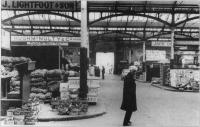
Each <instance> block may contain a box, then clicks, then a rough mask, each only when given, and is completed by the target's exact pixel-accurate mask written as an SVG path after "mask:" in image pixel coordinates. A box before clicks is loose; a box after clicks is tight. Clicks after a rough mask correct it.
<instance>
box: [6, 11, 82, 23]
mask: <svg viewBox="0 0 200 127" xmlns="http://www.w3.org/2000/svg"><path fill="white" fill-rule="evenodd" d="M37 14H50V15H58V16H61V17H65V18H69V19H72V20H74V21H76V22H79V23H80V22H81V21H80V20H79V19H76V18H74V17H72V16H68V15H64V14H61V13H55V12H49V11H35V12H28V13H24V14H19V15H15V16H12V17H10V18H7V19H5V20H3V21H2V23H5V22H7V21H11V20H14V19H16V18H19V17H23V16H28V15H37Z"/></svg>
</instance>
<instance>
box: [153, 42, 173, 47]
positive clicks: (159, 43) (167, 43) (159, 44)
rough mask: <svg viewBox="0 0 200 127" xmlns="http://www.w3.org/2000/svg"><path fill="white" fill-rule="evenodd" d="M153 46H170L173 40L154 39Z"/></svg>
mask: <svg viewBox="0 0 200 127" xmlns="http://www.w3.org/2000/svg"><path fill="white" fill-rule="evenodd" d="M151 46H155V47H170V46H171V42H170V41H152V42H151Z"/></svg>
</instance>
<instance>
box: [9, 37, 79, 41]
mask: <svg viewBox="0 0 200 127" xmlns="http://www.w3.org/2000/svg"><path fill="white" fill-rule="evenodd" d="M11 41H12V42H27V41H30V42H31V41H42V42H49V41H50V42H51V41H52V42H81V38H80V37H59V36H11Z"/></svg>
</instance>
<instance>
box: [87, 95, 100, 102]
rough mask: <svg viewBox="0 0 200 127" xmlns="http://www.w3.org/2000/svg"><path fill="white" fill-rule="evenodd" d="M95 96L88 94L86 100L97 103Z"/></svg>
mask: <svg viewBox="0 0 200 127" xmlns="http://www.w3.org/2000/svg"><path fill="white" fill-rule="evenodd" d="M97 99H98V98H97V96H88V102H89V103H90V102H94V103H97Z"/></svg>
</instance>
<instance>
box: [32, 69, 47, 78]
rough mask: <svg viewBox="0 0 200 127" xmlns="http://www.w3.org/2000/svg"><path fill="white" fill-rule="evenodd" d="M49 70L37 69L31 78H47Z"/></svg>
mask: <svg viewBox="0 0 200 127" xmlns="http://www.w3.org/2000/svg"><path fill="white" fill-rule="evenodd" d="M46 72H47V70H46V69H37V70H35V71H33V72H31V78H33V77H35V78H39V77H45V75H46Z"/></svg>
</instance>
